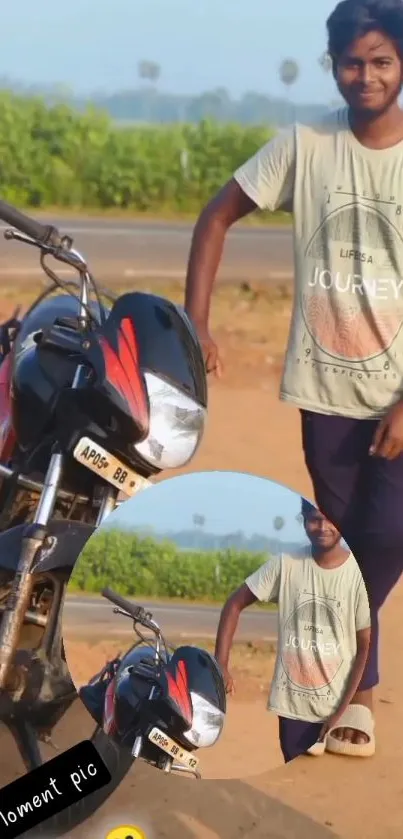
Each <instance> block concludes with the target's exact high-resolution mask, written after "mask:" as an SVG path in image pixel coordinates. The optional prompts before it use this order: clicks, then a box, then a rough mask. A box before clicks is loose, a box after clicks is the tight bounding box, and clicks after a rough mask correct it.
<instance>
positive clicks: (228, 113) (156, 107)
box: [0, 53, 330, 127]
mask: <svg viewBox="0 0 403 839" xmlns="http://www.w3.org/2000/svg"><path fill="white" fill-rule="evenodd" d="M318 66H319V68H320V69H321V71H323V72H325V73H328V72H329V70H330V62H329V58H328V56H327V55H326V53H324V54H323V55H321V56H320V57H319V59H318ZM277 72H278V78H279V80H280V82H281V84H282V85H283V88H284V96H283V97H274V96H271V95H269V94H266V93H261V92H258V91H253V90H251V91H246V92H245V93H244V94H243V95H242V96H241V97H240V98H238V99H235V98H234V97H232V96H231V95H230V93H229V92H228V90H226V89H225V88H224V87H222V86H219V85H217V87H216V88H214V89H213V90H206V91H204V92H203V93H200V94H197V95H194V96H183V95H180V94H175V93H169V92H164V91H163V90H162V89H161V88H160V84H161V81H162V82H163V67H161V65H160V64H158V63H157V62H155V61H150V60H142V61H140V62H139V64H138V68H137V80H136V81H135V80H133V86H132V87H131V88H129V89H125V90H118V91H115V92H113V93H108V94H106V93H102V92H95V93H93V94H91V95H89V96H85V97H84V96H78V95H76V94H75V93H74V91H72V90H70V89H69V88H68V87H67V86H66V85H53V86H52V85H50V86H47V87H45V86H43V85H30V86H26V85H22V84H18V83H16V82H14V81H13V80H11V79H8V78H3V79H1V78H0V88H3V89H5V90H10V91H11V92H15V93H18V94H20V95H29V96H38V95H39V96H42V97H44V99H45V101H46V102H47V104H51V105H54V104H60V103H64V104H67V105H69V106H70V107H72V108H74V109H76V110H78V111H80V112H83V111H85V110H86V109H87V108H88V106H89V105H90V106H95V107H96V108H99V109H101V110H103V111H105V112H106V113H107V114H109V116H110V117H112V119H114V120H116V121H118V122H123V123H124V122H146V123H160V124H167V123H178V122H180V123H181V122H187V123H197V122H200V121H201V120H205V119H214V120H216V121H218V122H237V123H240V124H245V125H256V124H264V123H266V124H267V123H270V124H271V125H273V126H276V127H281V126H283V125H287V124H289V123H290V122H292V121H294V120H299V121H301V122H306V121H310V120H315V119H317V118H320V116H321V115H322V114H323V113H325V111H326V110H327V105H323V106H321V105H312V104H309V103H308V104H306V105H296V104H294V103H293V102H292V101H291V95H292V91H293V88H294V86H295V85H296V83H297V82H298V80H299V78H300V76H301V69H300V66H299V64H298V62H297V61H295V59H293V58H285V59H284V60H283V61H282V62H281V63H280V65H279V67H278V71H277Z"/></svg>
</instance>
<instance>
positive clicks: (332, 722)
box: [318, 709, 344, 742]
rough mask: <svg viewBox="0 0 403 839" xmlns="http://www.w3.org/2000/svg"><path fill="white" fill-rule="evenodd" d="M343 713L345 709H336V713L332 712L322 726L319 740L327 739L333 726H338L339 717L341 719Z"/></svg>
mask: <svg viewBox="0 0 403 839" xmlns="http://www.w3.org/2000/svg"><path fill="white" fill-rule="evenodd" d="M343 713H344V709H343V710H340V711H336V712H335V713H334V714H332V715H331V716H330V717H329V718H328V719H327V720H326V722H324V723H323V725H322V728H321V730H320V734H319V737H318V742H322V741H323V740H324V739H325V737H326V735H327V734H329V731H331V730H332V728H336V727H337V723H338V722H339V719H340V717H341V716H342V714H343Z"/></svg>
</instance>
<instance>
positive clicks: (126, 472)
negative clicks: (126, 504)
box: [73, 437, 151, 496]
mask: <svg viewBox="0 0 403 839" xmlns="http://www.w3.org/2000/svg"><path fill="white" fill-rule="evenodd" d="M73 457H74V459H75V460H77V462H78V463H81V464H82V466H86V468H87V469H90V470H91V471H92V472H95V474H96V475H100V477H101V478H103V479H104V481H107V482H108V484H112V486H114V487H116V489H118V490H120V492H123V493H124V495H127V496H132V495H135V494H136V493H137V492H139V490H140V489H145V488H146V487H149V486H151V484H150V481H147V480H146V478H143V477H141V475H138V474H137V472H134V471H133V469H129V467H128V466H126V465H125V464H124V463H122V462H121V461H120V460H118V458H117V457H114V456H113V455H111V454H109V452H107V451H106V449H104V448H103V447H102V446H100V445H99V443H94V441H93V440H90V438H89V437H82V438H81V440H80V441H79V442H78V443H77V445H76V447H75V449H74V452H73Z"/></svg>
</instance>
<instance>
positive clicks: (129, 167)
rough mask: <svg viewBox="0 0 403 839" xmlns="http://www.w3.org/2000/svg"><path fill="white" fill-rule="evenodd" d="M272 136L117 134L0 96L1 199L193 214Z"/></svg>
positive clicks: (59, 109) (226, 131)
mask: <svg viewBox="0 0 403 839" xmlns="http://www.w3.org/2000/svg"><path fill="white" fill-rule="evenodd" d="M271 134H272V132H271V131H269V130H268V129H267V127H258V126H257V127H251V126H240V125H231V124H219V123H214V122H208V121H205V122H202V123H200V124H198V125H183V126H180V125H178V126H154V127H153V126H144V125H143V126H142V125H138V126H133V125H129V126H119V127H118V126H116V124H114V122H113V120H112V119H110V118H109V117H108V116H107V115H105V114H103V113H101V112H96V111H95V110H94V111H88V112H86V113H83V114H80V113H79V112H76V111H74V110H72V109H71V108H70V107H68V106H67V105H56V106H53V107H48V106H46V104H45V103H44V102H43V101H42V100H41V99H40V98H23V97H20V96H17V95H14V94H12V93H7V92H0V181H1V195H2V198H3V199H4V200H6V201H9V202H11V203H14V204H16V205H18V206H20V207H27V208H28V207H32V208H46V207H60V208H74V209H77V208H82V209H84V210H85V209H103V210H106V209H116V210H118V209H120V210H132V211H134V212H155V213H163V212H164V211H167V212H177V213H193V212H197V211H198V210H199V209H200V208H201V206H202V205H203V204H204V203H205V202H206V201H207V200H208V199H209V198H210V197H211V196H212V195H213V194H214V192H215V191H216V190H217V189H219V188H220V187H221V186H222V184H223V183H224V182H225V181H226V180H227V179H228V178H229V177H231V175H232V173H233V172H234V170H235V169H236V168H237V166H239V164H241V163H242V162H243V161H244V160H246V159H247V158H248V157H249V156H250V155H252V154H253V153H254V152H255V151H256V150H257V149H258V147H259V146H261V145H262V144H263V143H264V142H266V140H268V139H269V138H270V136H271Z"/></svg>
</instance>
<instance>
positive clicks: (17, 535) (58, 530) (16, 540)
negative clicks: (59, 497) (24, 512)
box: [0, 520, 95, 579]
mask: <svg viewBox="0 0 403 839" xmlns="http://www.w3.org/2000/svg"><path fill="white" fill-rule="evenodd" d="M94 530H95V526H94V525H90V524H82V523H81V522H70V521H63V520H55V521H51V522H50V523H49V525H48V526H47V528H46V531H47V537H48V538H47V540H46V544H45V545H44V546H43V548H42V549H41V550H40V551H39V553H38V555H37V557H36V559H35V562H34V566H33V572H34V573H35V574H44V573H50V572H53V573H54V572H59V573H61V574H63V576H64V577H66V579H69V578H70V576H71V573H72V571H73V568H74V565H75V563H76V561H77V559H78V557H79V556H80V553H81V551H82V550H83V548H84V546H85V544H86V542H87V540H88V539H89V537H90V536H91V535H92V533H93V532H94ZM24 531H25V525H24V524H21V525H18V526H17V527H12V528H11V529H10V530H6V531H5V532H4V533H0V570H2V571H6V572H9V573H11V574H13V573H14V574H15V573H16V571H17V566H18V562H19V558H20V554H21V547H22V540H23V537H24Z"/></svg>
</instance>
